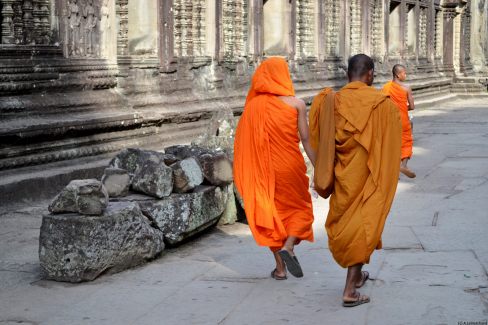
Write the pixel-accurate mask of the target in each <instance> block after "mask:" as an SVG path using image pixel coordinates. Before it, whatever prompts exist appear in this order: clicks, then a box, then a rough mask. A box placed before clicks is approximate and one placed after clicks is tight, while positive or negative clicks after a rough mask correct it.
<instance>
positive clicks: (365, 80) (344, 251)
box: [310, 54, 402, 307]
mask: <svg viewBox="0 0 488 325" xmlns="http://www.w3.org/2000/svg"><path fill="white" fill-rule="evenodd" d="M373 74H374V63H373V60H371V58H370V57H368V56H367V55H364V54H358V55H355V56H353V57H352V58H351V59H350V60H349V64H348V77H349V83H348V84H347V85H346V86H344V87H343V88H342V89H341V90H340V91H338V92H337V93H335V94H334V93H333V92H332V91H329V92H324V91H322V92H321V94H319V96H323V95H325V96H324V98H325V99H326V100H324V101H322V104H321V105H318V106H316V105H313V104H312V110H311V112H310V116H311V119H310V133H311V134H312V136H313V137H316V136H317V135H318V134H321V133H322V132H327V130H320V128H321V126H322V125H323V124H317V122H318V121H320V118H312V117H315V116H317V112H316V111H314V110H315V109H320V110H321V112H320V113H319V115H320V114H323V113H324V112H330V110H334V111H335V114H334V115H333V116H334V119H335V123H334V125H335V141H333V142H330V141H323V138H320V139H316V138H314V139H312V143H313V144H317V149H318V151H317V157H316V167H315V173H316V174H317V173H325V174H329V173H331V172H333V175H334V177H333V190H332V192H331V193H332V194H331V195H330V201H329V214H328V216H327V221H326V224H325V227H326V230H327V235H328V237H329V249H330V251H331V252H332V255H333V257H334V259H335V260H336V262H337V263H338V264H339V265H340V266H342V267H344V268H347V277H346V284H345V288H344V292H343V298H342V299H343V306H344V307H353V306H357V305H360V304H363V303H367V302H369V301H370V298H369V297H368V296H365V295H361V294H360V293H359V292H358V291H357V290H356V289H357V288H360V287H361V286H363V285H364V284H365V282H366V280H368V278H369V273H368V272H366V271H362V267H363V265H364V264H367V263H369V259H370V256H371V254H372V253H373V251H374V250H375V249H380V248H381V234H382V232H383V227H384V225H385V221H386V217H387V215H388V212H389V211H390V207H391V204H392V202H393V197H394V195H395V191H396V187H397V183H398V175H399V167H400V158H399V157H400V144H401V132H402V129H401V121H400V116H399V114H398V109H397V108H396V106H395V104H393V102H392V101H391V100H390V99H389V98H388V97H387V96H386V94H384V93H383V92H381V91H379V90H376V89H375V88H373V87H371V85H372V83H373ZM328 96H334V97H333V98H332V99H333V100H327V98H330V97H328ZM314 101H315V100H314ZM327 110H329V111H327ZM325 125H327V124H325ZM329 128H330V126H329ZM326 140H327V139H326ZM323 146H333V147H334V148H324V147H323ZM329 149H332V152H333V154H334V160H333V164H332V167H331V169H332V170H320V169H318V167H319V166H321V160H323V159H329V158H330V157H322V154H323V153H325V154H327V153H329V152H331V151H330V150H329Z"/></svg>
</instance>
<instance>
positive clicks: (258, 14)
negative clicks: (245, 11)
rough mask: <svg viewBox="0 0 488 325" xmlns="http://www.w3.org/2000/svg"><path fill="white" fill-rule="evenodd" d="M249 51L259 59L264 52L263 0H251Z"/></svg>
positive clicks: (255, 58)
mask: <svg viewBox="0 0 488 325" xmlns="http://www.w3.org/2000/svg"><path fill="white" fill-rule="evenodd" d="M249 26H250V30H249V32H250V34H249V53H250V54H251V55H252V56H253V57H254V60H257V59H258V58H259V57H261V55H262V54H263V48H264V33H263V31H264V28H263V26H264V21H263V0H249Z"/></svg>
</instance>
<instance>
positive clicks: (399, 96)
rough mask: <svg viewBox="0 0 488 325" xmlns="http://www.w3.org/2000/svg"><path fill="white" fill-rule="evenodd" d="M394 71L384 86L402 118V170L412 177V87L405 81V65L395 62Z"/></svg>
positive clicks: (413, 174) (413, 107) (413, 176)
mask: <svg viewBox="0 0 488 325" xmlns="http://www.w3.org/2000/svg"><path fill="white" fill-rule="evenodd" d="M392 72H393V80H392V81H390V82H388V83H387V84H386V85H385V86H384V87H383V91H384V92H385V93H387V94H388V95H389V96H390V98H391V100H392V101H393V102H394V103H395V104H396V106H397V107H398V110H399V111H400V117H401V119H402V130H403V132H402V153H401V158H402V161H401V166H400V171H401V172H402V173H403V174H405V175H406V176H408V177H410V178H415V176H416V175H415V173H414V172H413V171H411V170H410V169H409V168H408V167H407V163H408V160H409V159H410V158H411V157H412V147H413V137H412V125H411V124H410V119H409V118H408V111H413V110H414V109H415V104H414V102H413V95H412V89H410V87H408V86H407V85H405V84H404V83H403V82H404V81H405V80H406V79H407V68H405V66H403V65H401V64H395V66H394V67H393V70H392Z"/></svg>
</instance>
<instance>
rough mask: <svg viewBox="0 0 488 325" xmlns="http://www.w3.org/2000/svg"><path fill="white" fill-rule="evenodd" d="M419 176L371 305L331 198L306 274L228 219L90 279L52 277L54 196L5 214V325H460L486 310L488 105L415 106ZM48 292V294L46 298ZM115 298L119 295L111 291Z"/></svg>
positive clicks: (1, 318) (307, 256)
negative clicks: (49, 226) (285, 267)
mask: <svg viewBox="0 0 488 325" xmlns="http://www.w3.org/2000/svg"><path fill="white" fill-rule="evenodd" d="M414 121H415V126H414V136H415V148H414V157H413V159H412V161H411V162H410V163H409V165H410V166H411V168H412V169H413V170H414V171H415V172H416V173H417V178H416V179H413V180H411V179H407V178H405V177H403V176H401V178H400V184H399V187H398V192H397V196H396V199H395V202H394V204H393V207H392V211H391V214H390V216H389V219H388V221H387V223H386V226H385V232H384V236H383V240H384V247H385V249H384V250H382V251H377V252H375V254H373V256H372V259H371V263H370V264H369V265H367V266H366V267H365V269H367V270H369V271H370V273H371V277H372V278H373V279H374V281H368V283H367V284H366V285H365V287H364V288H363V289H361V293H363V294H367V295H370V296H371V299H372V300H371V303H369V304H366V305H362V306H360V307H356V308H352V309H345V308H343V307H342V306H341V304H340V302H341V295H342V290H343V286H344V278H345V270H343V269H341V268H340V267H339V266H337V264H336V263H335V262H334V260H333V259H332V257H331V254H330V253H329V251H328V248H327V240H326V237H325V231H324V221H325V216H326V214H327V209H328V202H327V201H326V200H322V199H318V200H315V201H314V211H315V223H314V229H315V235H316V242H315V243H302V244H301V245H300V246H298V247H297V248H296V253H297V255H298V256H299V258H300V262H301V264H302V266H303V269H304V273H305V276H304V277H303V278H301V279H296V278H293V277H291V276H290V277H289V278H288V280H287V281H275V280H273V279H271V278H269V273H270V272H271V270H272V269H273V267H274V266H273V259H272V257H271V255H270V253H269V251H268V250H267V249H266V248H263V247H258V246H257V245H256V244H255V243H254V240H253V239H252V237H251V235H250V231H249V229H248V227H247V226H246V225H243V224H241V223H236V224H234V225H227V226H220V227H218V228H215V229H214V230H212V231H211V232H209V233H207V234H205V235H203V236H200V237H199V238H198V239H196V240H193V241H191V242H188V243H186V244H184V245H182V246H180V247H178V248H176V249H168V250H165V252H164V253H163V256H162V257H160V258H158V259H156V260H155V261H153V262H151V263H149V264H147V265H144V266H143V267H140V268H136V269H131V270H127V271H124V272H122V273H118V274H115V275H110V276H105V277H101V278H99V279H97V280H95V281H93V282H91V283H88V284H77V285H74V284H62V283H56V282H52V281H47V280H45V279H43V278H42V277H41V275H40V269H39V260H38V257H37V249H38V247H37V243H38V235H39V227H40V224H41V218H40V216H41V215H42V214H43V213H45V207H46V206H47V204H48V202H40V203H36V204H35V205H34V206H25V207H24V208H19V209H17V210H15V211H0V324H4V323H5V324H9V322H10V323H19V322H20V321H22V322H24V323H27V324H49V325H51V324H162V323H164V324H239V325H240V324H372V325H373V324H374V325H376V324H453V325H457V324H458V322H463V321H464V322H479V321H486V320H487V319H488V277H487V270H488V235H487V232H488V181H487V180H488V107H487V105H486V103H484V102H483V100H469V101H459V102H451V103H448V104H442V105H441V106H438V107H433V108H431V109H429V110H423V111H419V112H416V113H415V120H414ZM46 297H49V299H46ZM107 297H110V299H108V298H107Z"/></svg>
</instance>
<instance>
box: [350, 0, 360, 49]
mask: <svg viewBox="0 0 488 325" xmlns="http://www.w3.org/2000/svg"><path fill="white" fill-rule="evenodd" d="M349 3H350V7H349V19H350V22H351V24H350V29H349V42H350V43H349V44H350V50H349V56H351V55H355V54H358V53H361V52H362V46H361V44H362V28H361V27H362V26H361V25H362V24H361V23H362V20H361V11H362V10H361V0H351V1H349Z"/></svg>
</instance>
